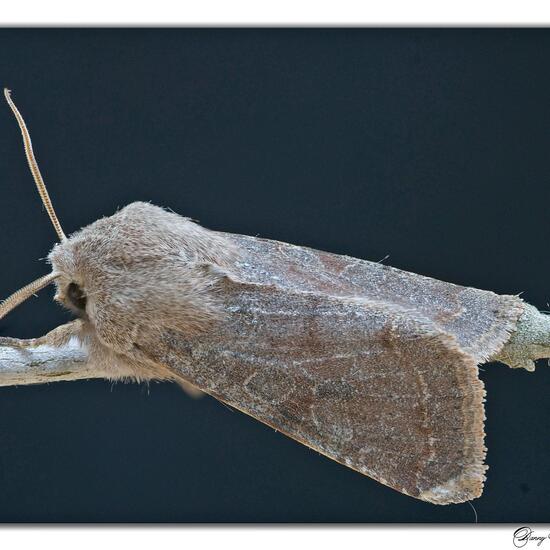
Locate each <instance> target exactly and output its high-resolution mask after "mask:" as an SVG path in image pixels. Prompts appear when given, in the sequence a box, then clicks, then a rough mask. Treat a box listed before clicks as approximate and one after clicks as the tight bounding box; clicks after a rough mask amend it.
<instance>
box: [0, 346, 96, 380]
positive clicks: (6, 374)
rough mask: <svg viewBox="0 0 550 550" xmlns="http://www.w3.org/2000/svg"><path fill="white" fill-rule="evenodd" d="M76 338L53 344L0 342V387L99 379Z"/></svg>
mask: <svg viewBox="0 0 550 550" xmlns="http://www.w3.org/2000/svg"><path fill="white" fill-rule="evenodd" d="M87 359H88V354H87V352H86V350H85V349H84V348H83V347H81V346H80V344H79V343H78V341H76V339H71V340H69V341H68V342H67V343H66V344H64V345H62V346H59V347H54V346H48V345H41V346H37V347H15V346H12V345H0V386H17V385H20V384H21V385H23V384H41V383H44V382H58V381H62V380H80V379H83V378H101V376H102V373H100V372H96V371H95V370H94V369H93V367H92V366H91V365H90V364H89V363H88V361H87Z"/></svg>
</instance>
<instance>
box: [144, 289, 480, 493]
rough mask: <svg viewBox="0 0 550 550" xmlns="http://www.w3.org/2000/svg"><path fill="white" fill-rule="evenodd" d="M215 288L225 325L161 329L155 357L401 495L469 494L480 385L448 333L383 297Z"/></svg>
mask: <svg viewBox="0 0 550 550" xmlns="http://www.w3.org/2000/svg"><path fill="white" fill-rule="evenodd" d="M224 286H225V299H226V305H227V308H228V310H229V312H230V315H229V316H228V317H227V319H226V321H225V322H224V323H222V324H220V325H219V326H218V327H217V328H216V330H215V331H212V332H210V333H208V334H204V335H202V336H201V337H197V338H194V339H192V340H188V339H186V337H185V335H184V334H178V333H174V332H167V333H166V334H165V336H164V338H163V341H162V342H161V346H159V347H158V348H156V351H155V353H156V354H158V355H157V356H156V357H155V359H156V360H158V361H161V362H162V363H164V364H165V365H167V366H168V367H169V368H171V369H172V370H173V371H175V372H176V373H177V374H179V375H181V376H183V377H184V378H185V379H187V380H189V381H190V382H192V383H193V384H195V385H196V386H197V387H199V388H201V389H202V390H204V391H206V392H207V393H209V394H211V395H213V396H214V397H217V398H218V399H220V400H222V401H224V402H226V403H228V404H230V405H232V406H233V407H236V408H237V409H239V410H241V411H243V412H246V413H247V414H250V415H251V416H253V417H255V418H257V419H258V420H261V421H262V422H265V423H266V424H268V425H270V426H272V427H273V428H275V429H277V430H280V431H281V432H283V433H285V434H287V435H289V436H291V437H293V438H294V439H296V440H298V441H300V442H302V443H304V444H305V445H308V446H309V447H312V448H314V449H316V450H318V451H319V452H321V453H323V454H325V455H327V456H329V457H330V458H333V459H335V460H337V461H339V462H341V463H342V464H345V465H346V466H349V467H351V468H354V469H356V470H358V471H360V472H362V473H364V474H366V475H369V476H370V477H373V478H374V479H376V480H378V481H380V482H382V483H385V484H387V485H389V486H391V487H393V488H395V489H397V490H399V491H402V492H404V493H407V494H409V495H412V496H415V497H419V498H423V499H426V500H433V501H437V502H462V501H464V500H468V499H471V498H474V497H476V496H479V494H480V493H481V490H482V483H483V472H484V467H483V457H484V447H483V406H482V400H483V387H482V384H481V382H480V381H479V379H478V377H477V369H476V366H475V362H474V361H473V360H472V359H471V358H469V357H468V356H467V355H465V354H463V353H462V352H460V350H458V349H457V347H456V345H455V343H454V341H453V340H452V338H450V337H448V336H445V335H443V334H441V333H439V332H437V331H435V330H434V329H433V327H431V326H429V325H427V324H425V323H423V322H421V321H417V320H414V319H412V318H411V317H410V316H409V315H406V314H403V312H401V311H397V310H395V309H388V308H387V307H386V306H385V305H383V304H374V303H369V302H363V301H356V300H349V299H339V298H330V297H323V296H319V295H314V294H305V293H291V292H288V291H282V290H280V289H277V288H276V287H267V286H262V285H251V284H241V283H236V282H233V281H230V280H228V281H226V282H225V283H224ZM161 350H162V354H159V352H161Z"/></svg>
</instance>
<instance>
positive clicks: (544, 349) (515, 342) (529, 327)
mask: <svg viewBox="0 0 550 550" xmlns="http://www.w3.org/2000/svg"><path fill="white" fill-rule="evenodd" d="M547 358H550V315H545V314H544V313H541V312H540V311H539V310H538V309H537V308H536V307H533V306H531V305H529V304H525V311H524V312H523V315H522V316H521V317H520V319H519V321H518V325H517V328H516V331H515V332H514V333H513V334H512V335H511V336H510V339H509V340H508V342H507V343H506V345H505V346H504V347H503V348H502V349H501V350H500V352H499V353H497V354H496V355H495V356H494V357H492V358H491V359H492V360H493V361H499V362H501V363H504V364H505V365H508V366H509V367H511V368H513V369H515V368H524V369H526V370H528V371H534V370H535V361H536V360H537V359H547Z"/></svg>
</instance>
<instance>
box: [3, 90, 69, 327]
mask: <svg viewBox="0 0 550 550" xmlns="http://www.w3.org/2000/svg"><path fill="white" fill-rule="evenodd" d="M10 94H11V90H8V89H7V88H4V96H5V98H6V101H7V102H8V105H9V106H10V108H11V110H12V111H13V114H14V115H15V118H16V119H17V123H18V124H19V128H20V129H21V135H22V136H23V145H24V147H25V154H26V155H27V161H28V163H29V168H30V169H31V174H32V177H33V178H34V182H35V183H36V187H37V189H38V193H39V194H40V198H41V199H42V203H43V204H44V206H45V207H46V211H47V212H48V216H50V220H51V221H52V224H53V226H54V229H55V231H56V233H57V234H58V236H59V239H60V240H61V241H64V240H66V239H67V237H66V236H65V233H63V229H61V224H60V223H59V220H58V219H57V216H56V214H55V210H54V208H53V205H52V201H51V199H50V196H49V195H48V190H47V189H46V184H45V183H44V180H43V179H42V174H41V173H40V169H39V168H38V163H37V162H36V159H35V158H34V152H33V150H32V142H31V136H30V134H29V131H28V130H27V125H26V124H25V121H24V120H23V117H22V116H21V113H20V112H19V110H18V109H17V107H16V106H15V103H14V102H13V100H12V99H11V95H10ZM0 317H1V315H0Z"/></svg>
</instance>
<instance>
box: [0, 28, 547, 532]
mask: <svg viewBox="0 0 550 550" xmlns="http://www.w3.org/2000/svg"><path fill="white" fill-rule="evenodd" d="M549 60H550V33H549V31H547V30H545V29H523V30H518V29H501V30H496V29H492V30H486V29H475V30H471V29H442V30H414V29H412V30H411V29H340V30H335V29H309V30H300V29H279V30H276V29H271V30H262V29H249V30H241V29H217V30H201V29H153V30H148V29H133V30H131V29H126V30H120V29H104V30H94V29H69V30H63V29H47V30H45V29H29V30H24V29H8V30H6V29H4V30H0V68H1V84H2V85H5V86H8V87H10V88H12V89H13V91H14V99H15V100H16V102H17V104H18V105H19V107H20V109H21V110H22V112H23V114H24V115H25V117H26V119H27V122H28V124H29V127H30V129H31V132H32V137H33V141H34V145H35V150H36V153H37V157H38V160H39V162H40V166H41V169H42V172H43V174H44V177H45V179H46V182H47V183H48V184H49V190H50V194H51V195H52V198H53V200H54V202H55V206H56V208H57V211H58V215H59V217H60V219H61V222H62V224H63V226H64V229H65V231H66V232H69V233H70V232H72V231H74V230H76V229H78V228H79V227H81V226H83V225H86V224H88V223H90V222H92V221H93V220H95V219H97V218H98V217H99V216H104V215H109V214H111V213H113V212H114V211H115V210H116V209H117V208H118V207H121V206H123V205H125V204H127V203H129V202H131V201H134V200H150V201H152V202H154V203H156V204H159V205H163V206H167V207H170V208H172V209H174V210H175V211H176V212H179V213H181V214H184V215H188V216H191V217H193V218H195V219H198V220H200V222H201V223H202V224H203V225H206V226H207V227H211V228H214V229H220V230H225V231H232V232H238V233H246V234H253V235H261V236H264V237H270V238H273V239H279V240H283V241H289V242H293V243H296V244H302V245H308V246H311V247H315V248H320V249H324V250H329V251H333V252H338V253H344V254H349V255H352V256H357V257H360V258H367V259H371V260H380V259H381V258H383V257H384V256H386V255H387V254H389V255H390V257H389V258H388V259H387V260H386V263H388V264H390V265H393V266H396V267H399V268H402V269H406V270H410V271H414V272H418V273H422V274H425V275H430V276H432V277H436V278H439V279H443V280H447V281H451V282H455V283H460V284H463V285H471V286H475V287H479V288H483V289H491V290H494V291H496V292H500V293H519V292H523V294H522V296H523V297H524V298H525V299H526V300H528V301H529V302H531V303H533V304H534V305H536V306H538V307H539V308H541V309H549V308H548V306H547V301H548V297H549V292H550V279H549V276H548V272H549V268H550V259H549V255H548V237H549V234H550V228H549V226H548V203H549V198H550V195H549V176H550V173H549V172H550V163H549V158H550V155H549V151H550V135H549V132H548V128H549V123H550V89H549V87H550V71H549V70H548V67H549ZM0 151H1V154H0V182H1V190H2V195H1V196H2V209H1V218H0V219H1V233H0V246H1V247H2V252H3V255H4V258H3V261H2V269H1V270H0V294H2V295H7V294H9V293H11V292H12V291H13V290H15V289H17V288H18V287H19V286H21V285H23V284H25V283H27V282H29V281H31V280H32V279H34V278H36V277H38V276H40V275H43V274H45V273H46V272H47V266H46V265H45V264H44V262H43V261H42V260H39V259H40V258H44V257H45V256H46V255H47V252H48V250H49V249H50V247H51V246H52V244H53V243H54V240H55V233H54V231H53V229H52V227H51V226H50V223H49V221H48V219H47V216H46V214H45V213H44V212H43V211H42V210H43V209H42V208H41V206H40V203H39V199H38V196H37V194H36V191H35V189H34V184H33V183H32V180H31V177H30V175H29V173H28V170H27V166H26V162H25V159H24V156H23V149H22V145H21V139H20V135H19V130H18V129H17V126H16V123H15V121H14V119H13V117H12V115H11V113H10V111H9V109H8V107H7V106H4V107H1V106H0ZM51 297H52V290H51V289H48V290H47V291H43V292H42V293H41V294H40V297H39V298H37V299H32V300H30V301H29V302H28V303H26V304H25V305H23V306H21V307H20V308H19V309H17V310H16V311H14V312H13V314H11V315H10V316H9V317H8V318H6V319H5V320H3V321H2V322H1V323H0V334H2V335H11V336H19V337H30V336H36V335H40V334H42V333H44V332H46V331H47V330H49V329H51V328H53V327H54V326H56V325H58V324H60V323H62V322H64V321H65V320H67V319H68V318H69V317H70V316H69V314H68V313H65V312H63V311H62V310H61V309H60V308H59V307H58V306H56V305H54V304H53V303H51ZM483 368H484V371H483V372H482V373H481V377H482V378H483V380H484V381H485V384H486V388H487V424H486V432H487V438H486V444H487V446H488V448H489V452H488V456H487V462H488V464H489V466H490V468H489V471H488V480H487V483H486V489H485V492H484V495H483V497H482V498H481V499H478V500H476V501H475V502H474V504H475V507H476V509H477V513H478V515H479V519H480V521H494V522H501V521H507V522H515V523H522V522H535V521H548V520H549V519H550V518H549V516H548V502H549V501H550V460H549V445H548V441H549V435H550V398H549V394H550V370H549V369H548V368H547V367H546V365H545V364H541V365H540V366H539V368H538V369H537V372H536V373H535V374H529V373H526V372H519V371H512V370H510V369H508V368H505V367H503V366H502V365H498V364H492V365H488V366H484V367H483ZM442 421H444V419H442ZM473 519H474V513H473V511H472V509H471V508H470V506H469V505H468V504H462V505H455V506H445V507H436V506H433V505H430V504H427V503H423V502H420V501H416V500H414V499H412V498H409V497H406V496H404V495H401V494H399V493H397V492H395V491H393V490H391V489H389V488H387V487H384V486H382V485H380V484H378V483H376V482H375V481H372V480H370V479H369V478H367V477H363V476H361V475H360V474H358V473H355V472H353V471H351V470H349V469H347V468H345V467H343V466H340V465H338V464H336V463H335V462H332V461H331V460H329V459H327V458H324V457H322V456H320V455H318V454H317V453H315V452H313V451H311V450H309V449H307V448H306V447H303V446H301V445H300V444H298V443H295V442H294V441H292V440H290V439H287V438H286V437H284V436H283V435H281V434H279V433H275V432H274V431H273V430H272V429H269V428H267V427H265V426H263V425H262V424H260V423H258V422H256V421H254V420H252V419H251V418H248V417H247V416H245V415H243V414H241V413H238V412H232V411H231V410H229V409H228V408H227V407H224V406H222V405H220V404H219V403H217V402H216V401H214V400H213V399H211V398H205V399H202V400H200V401H193V400H191V399H189V398H188V397H187V396H186V395H184V394H183V393H182V392H181V390H180V389H179V388H178V387H176V386H173V385H168V384H153V385H152V386H151V387H150V388H147V387H143V386H139V385H135V384H129V385H125V384H117V385H114V386H112V385H111V384H109V383H106V382H105V383H104V382H101V381H94V382H82V383H59V384H51V385H48V386H37V387H27V388H25V387H19V388H4V389H0V520H1V521H10V522H13V521H80V522H82V521H117V522H121V521H150V522H158V521H170V522H173V521H177V522H202V521H227V522H234V521H246V522H269V521H278V522H280V521H284V522H297V521H300V522H327V521H330V522H386V521H393V522H397V521H399V522H419V521H432V522H443V521H444V522H471V521H473Z"/></svg>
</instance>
